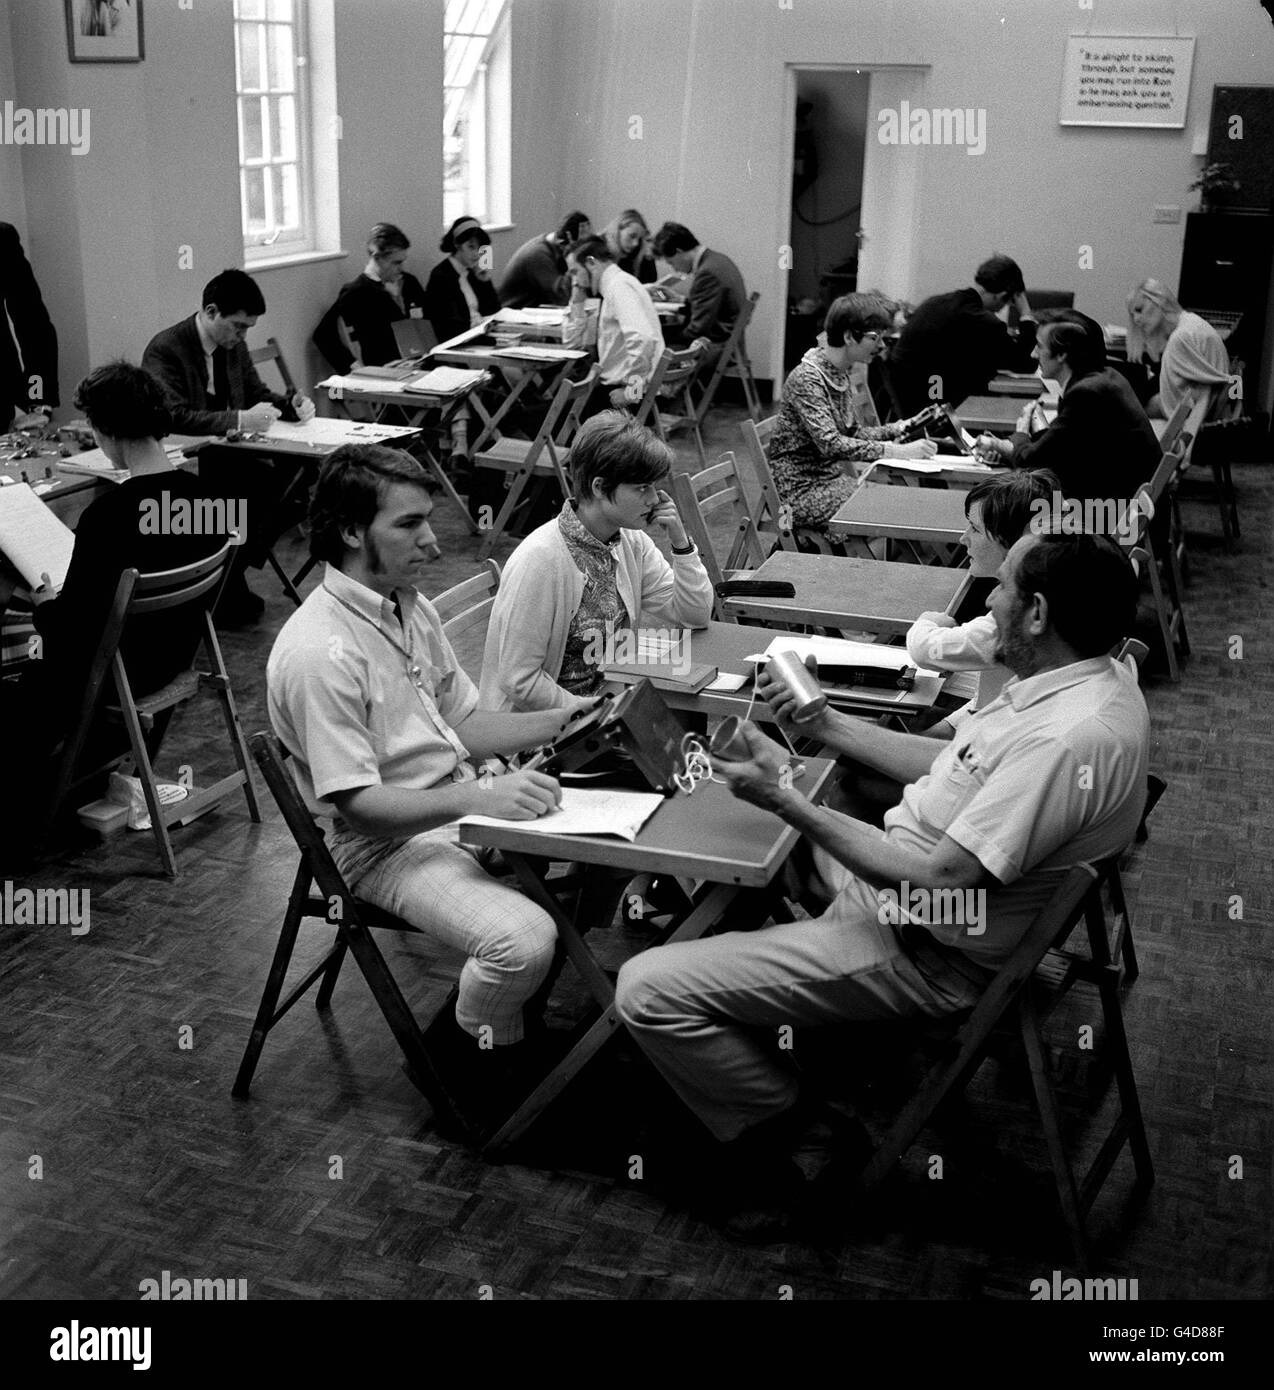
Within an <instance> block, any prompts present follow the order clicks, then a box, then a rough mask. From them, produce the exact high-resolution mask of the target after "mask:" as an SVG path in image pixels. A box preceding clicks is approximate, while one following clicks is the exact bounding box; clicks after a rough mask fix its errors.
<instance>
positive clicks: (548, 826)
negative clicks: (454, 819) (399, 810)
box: [459, 787, 664, 842]
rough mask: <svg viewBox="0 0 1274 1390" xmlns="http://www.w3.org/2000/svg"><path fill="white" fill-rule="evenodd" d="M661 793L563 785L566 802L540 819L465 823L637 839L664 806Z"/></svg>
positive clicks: (470, 818)
mask: <svg viewBox="0 0 1274 1390" xmlns="http://www.w3.org/2000/svg"><path fill="white" fill-rule="evenodd" d="M663 801H664V798H663V797H662V796H661V795H660V794H659V793H658V792H630V791H615V790H602V789H593V788H589V789H584V788H580V787H563V788H562V804H561V805H560V806H559V807H558V808H557V809H556V810H555V811H550V812H549V813H548V815H546V816H540V817H539V818H538V819H536V820H516V821H515V820H509V819H505V818H503V817H500V816H462V817H461V819H460V822H459V823H460V824H461V825H514V826H516V827H517V828H518V829H519V830H530V831H533V832H534V833H535V834H537V835H618V836H619V838H620V839H621V840H628V841H630V842H631V841H633V840H635V839H636V838H637V836H638V834H639V833H640V831H641V828H642V826H643V825H645V824H646V822H647V821H648V820H649V819H650V818H651V816H653V815H654V814H655V812H656V811H657V810H658V809H659V808H660V806H662V805H663Z"/></svg>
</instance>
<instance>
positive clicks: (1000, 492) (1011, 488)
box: [964, 468, 1062, 550]
mask: <svg viewBox="0 0 1274 1390" xmlns="http://www.w3.org/2000/svg"><path fill="white" fill-rule="evenodd" d="M1061 490H1062V484H1061V479H1059V478H1058V476H1057V474H1056V473H1053V472H1051V471H1050V470H1049V469H1047V468H1038V469H1025V468H1024V469H1021V470H1020V471H1018V472H1015V473H1010V474H1009V475H1008V476H1007V477H1004V478H987V479H986V481H985V482H981V483H975V484H974V486H973V487H971V488H970V489H969V491H968V492H966V493H965V494H964V514H965V516H969V515H971V513H972V511H973V504H974V503H975V502H980V503H981V504H982V518H981V519H982V529H983V530H984V531H985V532H986V533H987V535H988V536H990V537H991V539H992V540H993V541H995V542H997V543H998V544H999V545H1002V546H1003V547H1004V549H1005V550H1011V549H1012V547H1013V544H1014V542H1016V541H1019V540H1021V538H1022V536H1023V535H1024V534H1025V533H1026V530H1027V528H1028V527H1029V526H1030V524H1031V518H1032V517H1033V516H1035V515H1037V514H1038V511H1039V508H1038V507H1036V506H1035V503H1036V502H1038V501H1044V502H1047V503H1048V504H1049V506H1050V507H1051V506H1052V502H1053V494H1054V493H1058V494H1060V493H1061Z"/></svg>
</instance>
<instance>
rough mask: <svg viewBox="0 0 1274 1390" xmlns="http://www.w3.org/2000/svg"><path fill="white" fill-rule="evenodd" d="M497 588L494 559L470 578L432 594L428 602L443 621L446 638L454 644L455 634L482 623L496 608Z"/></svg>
mask: <svg viewBox="0 0 1274 1390" xmlns="http://www.w3.org/2000/svg"><path fill="white" fill-rule="evenodd" d="M499 591H500V566H499V564H498V562H497V561H495V560H487V561H486V562H485V563H484V564H483V567H482V569H481V570H480V571H479V572H478V573H477V574H475V575H474V576H473V577H472V578H471V579H465V580H462V581H461V582H460V583H459V584H453V585H452V586H451V588H450V589H444V590H443V591H442V593H440V594H437V595H435V597H434V598H432V599H431V600H430V602H431V603H432V604H433V606H434V609H435V611H436V612H437V614H438V617H439V618H440V619H441V620H442V631H443V635H444V636H445V637H446V639H447V641H448V642H450V643H451V644H452V645H453V646H454V645H455V642H456V639H457V638H458V637H462V636H464V634H465V633H467V632H468V631H469V630H470V629H471V628H474V627H477V626H478V624H480V623H485V622H486V621H487V620H488V619H489V618H490V616H491V610H492V609H493V608H494V607H495V596H496V594H497V593H499Z"/></svg>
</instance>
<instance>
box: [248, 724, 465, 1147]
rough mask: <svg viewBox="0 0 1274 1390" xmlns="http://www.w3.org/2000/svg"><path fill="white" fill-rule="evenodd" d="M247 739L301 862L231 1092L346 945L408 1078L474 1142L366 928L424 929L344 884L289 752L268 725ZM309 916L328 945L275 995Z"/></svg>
mask: <svg viewBox="0 0 1274 1390" xmlns="http://www.w3.org/2000/svg"><path fill="white" fill-rule="evenodd" d="M249 745H250V747H251V749H252V754H253V756H254V757H255V758H256V760H257V766H258V767H259V768H260V769H261V775H262V776H263V777H264V778H265V782H266V785H267V786H268V787H269V788H270V793H271V795H272V796H273V797H274V800H275V803H276V805H277V806H278V808H279V811H280V812H281V814H282V816H283V819H284V821H285V822H286V823H287V827H288V829H289V830H290V831H291V832H292V838H293V839H294V840H295V841H296V846H297V849H298V850H299V851H300V855H301V862H300V863H299V864H298V866H297V870H296V877H295V879H294V880H293V883H292V891H291V894H290V895H289V897H288V905H287V910H286V912H285V913H284V916H283V925H282V928H281V929H280V931H279V940H278V944H277V946H276V947H275V950H274V958H273V960H272V961H271V963H270V970H269V973H268V975H267V976H266V982H265V988H264V990H263V992H262V995H261V1002H260V1004H259V1005H258V1006H257V1014H256V1019H255V1021H254V1022H253V1025H252V1032H251V1033H250V1035H249V1037H248V1044H247V1047H246V1048H245V1049H244V1053H243V1060H242V1061H241V1062H240V1064H239V1071H238V1074H237V1075H236V1077H235V1081H234V1087H233V1089H232V1091H231V1094H232V1095H233V1096H235V1097H236V1098H237V1099H240V1100H243V1099H246V1097H247V1095H248V1092H249V1089H250V1087H251V1085H252V1077H253V1074H254V1073H255V1072H256V1069H257V1062H258V1061H259V1060H260V1057H261V1051H262V1049H263V1048H264V1047H265V1040H266V1038H267V1037H268V1036H269V1035H270V1032H271V1030H272V1029H273V1028H274V1027H275V1025H276V1024H278V1023H279V1022H280V1021H281V1020H282V1019H283V1017H284V1016H285V1015H286V1014H287V1013H288V1011H289V1010H290V1009H291V1008H292V1006H293V1005H294V1004H296V1003H297V1002H299V1000H300V999H301V998H302V997H303V996H304V995H305V994H306V993H308V991H309V990H310V988H311V987H312V986H313V985H314V984H315V982H316V981H319V980H321V981H322V983H321V984H320V985H319V990H318V994H317V996H316V998H315V1001H314V1003H315V1007H316V1008H319V1009H326V1008H328V1006H329V1005H330V1004H331V1002H332V991H333V990H334V989H335V988H336V981H337V978H338V976H339V975H340V973H341V966H342V964H343V963H344V961H345V955H346V952H349V953H350V954H351V955H353V957H354V963H355V964H356V965H357V966H358V968H359V970H361V971H362V974H363V978H364V979H365V980H366V981H367V986H368V988H369V989H370V990H371V992H372V998H373V999H375V1001H376V1006H377V1008H379V1009H380V1012H381V1015H382V1017H383V1018H384V1019H385V1022H386V1023H388V1024H389V1028H390V1031H391V1032H392V1033H393V1035H394V1038H395V1040H396V1041H397V1043H398V1046H399V1048H400V1049H401V1051H402V1054H403V1057H404V1059H405V1060H406V1063H407V1067H408V1069H409V1071H410V1074H411V1076H412V1079H413V1081H415V1082H416V1084H417V1085H418V1086H419V1087H420V1089H421V1090H422V1091H423V1092H424V1093H425V1096H426V1097H427V1098H428V1100H429V1102H430V1104H431V1105H432V1106H433V1108H434V1113H435V1115H438V1116H440V1117H442V1118H443V1119H444V1120H446V1121H450V1122H451V1123H452V1124H453V1125H455V1126H457V1127H458V1128H459V1129H460V1131H461V1132H462V1133H463V1134H464V1136H465V1138H466V1140H467V1141H468V1142H476V1139H477V1137H478V1136H477V1135H475V1134H474V1133H472V1132H471V1130H470V1129H469V1126H468V1124H467V1122H466V1119H465V1115H464V1112H463V1110H462V1109H461V1107H460V1106H458V1105H457V1104H456V1101H455V1099H454V1098H453V1096H452V1095H451V1093H450V1092H449V1090H448V1088H447V1086H446V1084H445V1083H444V1081H443V1079H442V1077H441V1075H440V1074H439V1072H438V1070H437V1069H436V1068H435V1066H434V1063H433V1060H432V1058H431V1057H430V1055H429V1049H428V1047H427V1046H426V1040H425V1034H424V1032H423V1031H422V1030H421V1028H420V1026H419V1025H418V1024H417V1022H416V1019H415V1016H414V1015H413V1014H412V1011H411V1008H410V1006H409V1005H408V1003H407V1000H406V999H405V998H404V996H403V992H402V990H401V989H400V988H399V986H398V982H397V981H396V980H395V979H394V977H393V974H392V973H391V971H390V969H389V966H388V965H387V964H386V962H385V958H384V956H383V955H381V953H380V950H379V948H378V947H377V945H376V942H375V940H374V939H373V937H372V935H371V933H372V931H373V930H382V931H393V932H402V933H407V934H414V935H424V933H423V932H421V930H420V928H419V927H414V926H412V924H411V923H410V922H407V921H404V920H403V918H401V917H396V916H394V914H393V913H390V912H386V911H384V910H383V909H381V908H378V907H376V906H374V905H373V904H372V903H369V902H366V901H364V900H363V899H361V898H359V897H357V896H356V895H355V894H354V893H352V892H351V891H350V888H349V886H348V884H347V883H346V882H345V878H344V876H343V875H342V874H341V872H340V870H339V869H337V867H336V861H335V860H334V859H333V858H332V854H331V851H330V850H329V849H328V847H327V842H326V840H325V839H324V838H323V832H322V831H321V830H320V829H319V827H318V825H317V824H316V823H315V820H314V817H313V816H312V815H311V814H310V812H309V810H308V809H307V807H306V805H305V803H304V802H303V801H302V800H301V797H300V795H299V793H298V792H297V789H296V786H295V784H294V783H293V781H292V778H291V776H290V775H289V773H288V771H287V768H286V767H285V766H284V762H285V760H286V758H287V756H288V755H287V750H286V749H285V748H284V747H283V746H282V744H280V743H279V742H278V740H277V739H275V738H274V736H273V735H271V734H267V733H256V734H253V735H252V737H251V738H250V739H249ZM314 918H317V919H320V920H322V921H324V922H326V923H328V924H329V925H331V926H334V927H335V929H336V939H335V941H334V942H333V944H332V948H331V950H330V951H328V953H327V954H326V955H325V956H324V957H323V959H322V960H321V961H319V963H318V964H317V965H316V966H315V967H314V968H313V969H312V970H310V971H309V973H308V974H307V975H306V976H305V977H304V979H302V980H301V981H299V982H298V983H297V984H296V986H295V987H294V988H293V989H292V990H291V991H290V992H289V994H288V996H287V998H286V999H284V1000H283V1001H282V1003H280V996H281V995H282V993H283V986H284V983H285V981H286V979H287V973H288V967H289V965H290V964H291V961H292V953H293V951H294V950H295V949H296V939H297V935H298V933H299V931H300V928H301V923H302V922H304V921H306V920H308V919H314ZM457 992H458V991H457V990H455V989H453V990H452V991H451V994H450V996H449V997H448V999H447V1001H446V1003H445V1004H444V1005H443V1009H442V1010H439V1014H441V1013H442V1012H443V1010H445V1009H447V1008H450V1007H452V1006H453V1005H454V1001H455V998H456V995H457Z"/></svg>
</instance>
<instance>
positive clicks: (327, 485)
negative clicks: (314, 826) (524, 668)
mask: <svg viewBox="0 0 1274 1390" xmlns="http://www.w3.org/2000/svg"><path fill="white" fill-rule="evenodd" d="M426 477H427V475H426V473H425V470H424V469H423V468H422V467H421V466H420V464H419V463H417V462H416V461H415V460H414V459H413V458H411V456H410V455H408V454H404V453H402V452H400V451H399V450H396V449H387V448H384V447H382V446H380V445H367V444H358V445H349V444H347V445H343V446H342V447H341V448H339V449H337V450H336V451H335V452H334V453H333V454H332V455H331V456H330V457H329V458H328V459H327V460H325V462H324V464H323V467H322V469H321V471H320V473H319V479H318V482H317V484H316V485H315V489H314V499H313V502H312V504H311V508H310V524H311V537H310V548H311V551H312V553H313V554H314V556H315V557H316V558H317V559H320V560H324V561H326V568H325V573H324V576H323V582H322V583H321V584H320V585H319V586H318V587H317V588H316V589H314V590H313V591H312V592H311V593H310V594H309V595H308V596H307V597H306V599H305V602H304V603H303V604H302V605H301V606H300V608H298V609H297V611H296V612H295V613H293V614H292V616H291V617H290V618H289V619H288V621H287V622H286V623H285V624H284V625H283V630H282V631H281V632H280V633H279V636H278V638H277V640H276V641H275V644H274V648H273V650H272V651H271V653H270V659H269V663H268V666H267V670H266V680H267V697H268V706H269V711H270V720H271V723H272V724H273V726H274V730H275V732H276V733H277V734H278V736H279V738H280V739H281V740H282V741H283V743H284V745H285V746H286V747H287V749H288V750H289V752H291V753H292V754H293V756H294V759H295V764H294V766H295V768H296V771H297V774H298V780H299V784H300V786H301V789H302V793H303V795H304V796H305V798H306V801H307V802H308V804H309V806H310V808H311V810H312V811H314V812H315V813H316V814H319V815H331V816H332V817H333V825H334V828H333V831H332V833H331V834H330V835H329V837H328V840H329V844H330V845H331V849H332V855H333V857H334V858H335V860H336V862H337V865H338V866H339V868H340V870H341V872H342V873H343V874H344V875H345V878H346V881H347V882H348V884H349V885H350V887H351V889H353V890H354V891H356V892H357V893H358V895H359V896H360V897H361V898H365V899H367V900H368V901H369V902H372V903H375V904H376V905H377V906H378V907H382V908H385V909H386V910H387V911H389V912H393V913H395V914H396V915H398V916H400V917H403V918H405V919H406V920H407V921H409V922H411V923H412V924H413V925H415V926H417V927H419V928H420V929H421V930H422V931H424V932H426V933H428V934H429V935H430V936H433V937H434V938H435V939H437V940H438V941H441V942H443V943H445V944H446V945H449V946H453V947H456V948H457V949H459V950H461V951H464V952H465V953H466V954H467V955H468V957H469V959H468V960H467V961H466V963H465V966H464V969H463V970H462V971H461V974H460V995H459V999H458V1000H457V1003H456V1010H455V1014H454V1017H449V1018H448V1019H446V1020H444V1021H443V1022H442V1024H441V1025H440V1028H439V1029H438V1030H435V1031H436V1034H437V1035H436V1036H435V1037H434V1038H433V1039H432V1041H433V1043H434V1044H435V1045H436V1047H437V1049H438V1052H439V1061H440V1065H443V1066H444V1067H449V1068H451V1069H453V1070H454V1071H455V1072H456V1074H457V1079H458V1082H459V1087H458V1089H460V1090H461V1091H464V1090H466V1088H467V1090H468V1092H469V1093H471V1094H472V1095H473V1105H474V1111H475V1116H476V1118H477V1119H478V1120H479V1121H482V1120H484V1119H495V1118H497V1117H498V1115H499V1111H500V1106H501V1104H502V1103H503V1102H505V1101H507V1100H508V1099H509V1098H510V1092H511V1091H513V1090H516V1088H517V1085H518V1084H519V1082H520V1079H521V1078H522V1074H523V1072H524V1069H525V1060H526V1059H525V1057H524V1055H523V1054H524V1051H525V1049H524V1048H523V1047H522V1046H521V1044H522V1040H523V1017H522V1006H523V1005H524V1004H525V1003H527V1001H528V1000H529V999H530V998H531V997H532V996H533V995H534V994H535V992H536V990H537V989H538V988H539V986H540V985H541V983H542V982H543V981H544V978H545V976H546V975H547V973H548V969H549V965H550V964H551V962H552V959H553V949H554V943H555V939H556V933H555V931H554V927H553V922H552V919H551V918H550V917H549V915H548V914H547V913H546V912H545V911H544V910H543V909H542V908H541V907H538V906H537V905H536V904H534V903H532V902H531V901H530V900H529V899H527V898H525V897H523V896H522V894H521V893H519V892H518V891H517V890H516V889H515V888H512V887H509V886H508V885H506V884H504V883H501V882H499V881H498V880H496V879H494V878H492V877H491V876H490V875H489V874H488V873H487V872H486V870H485V869H484V868H483V866H482V863H481V862H480V858H481V856H480V855H479V854H478V853H477V852H476V851H472V850H469V849H466V848H464V847H462V846H461V845H460V844H459V843H458V841H457V833H456V821H457V820H458V819H459V818H460V817H461V816H464V815H468V814H470V813H480V814H484V815H492V816H498V817H500V818H501V819H506V820H534V819H536V818H537V817H539V816H542V815H544V814H545V813H546V812H548V811H551V810H553V809H554V808H555V807H556V806H557V805H558V802H559V799H560V789H559V787H558V784H557V782H556V781H555V780H554V779H553V778H551V777H549V776H546V775H545V774H544V773H541V772H536V771H522V772H507V771H504V770H503V768H501V771H500V773H499V775H492V774H491V773H490V772H483V774H482V775H481V776H479V773H478V770H477V768H476V767H475V763H478V762H481V761H482V760H484V759H489V758H492V757H495V756H506V755H508V754H511V753H514V752H516V751H518V750H520V749H525V748H532V747H536V746H538V745H540V744H543V743H547V742H549V741H550V740H552V739H554V738H556V737H557V735H558V734H560V733H561V732H562V731H563V729H564V727H565V724H566V723H567V722H568V719H567V718H566V717H564V714H563V711H561V710H550V711H546V712H543V713H538V714H497V713H492V712H491V711H489V710H484V709H480V708H479V707H478V692H477V689H476V688H475V687H474V685H473V682H472V681H470V679H469V677H468V676H467V675H466V674H465V672H464V670H463V668H462V667H461V666H460V663H459V662H458V661H457V660H456V656H455V653H454V652H453V651H452V648H451V644H450V642H448V641H447V638H446V635H445V634H444V633H443V630H442V624H441V621H440V620H439V617H438V613H437V611H436V610H435V609H434V606H433V605H432V604H431V603H430V602H429V600H428V599H426V598H425V597H424V596H423V595H422V594H421V593H420V592H419V590H418V589H417V587H416V585H417V584H418V583H419V581H420V580H421V579H422V577H423V574H424V567H425V565H426V564H427V563H428V562H429V560H430V558H431V547H432V546H433V544H434V535H433V531H432V530H431V529H430V526H429V513H430V511H431V510H432V508H433V503H432V501H431V500H430V497H429V493H428V491H427V489H426ZM573 713H574V711H572V714H573Z"/></svg>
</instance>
